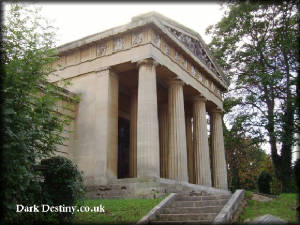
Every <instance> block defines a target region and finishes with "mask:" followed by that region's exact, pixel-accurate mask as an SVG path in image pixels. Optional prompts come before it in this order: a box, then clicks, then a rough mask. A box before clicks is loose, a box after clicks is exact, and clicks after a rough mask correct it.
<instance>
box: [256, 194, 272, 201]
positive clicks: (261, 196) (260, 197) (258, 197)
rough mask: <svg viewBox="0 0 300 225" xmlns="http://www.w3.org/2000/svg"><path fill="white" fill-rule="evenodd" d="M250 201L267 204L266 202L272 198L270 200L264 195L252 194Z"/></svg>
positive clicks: (270, 199)
mask: <svg viewBox="0 0 300 225" xmlns="http://www.w3.org/2000/svg"><path fill="white" fill-rule="evenodd" d="M252 199H253V200H255V201H258V202H267V201H272V200H274V198H270V197H267V196H264V195H259V194H255V193H253V194H252Z"/></svg>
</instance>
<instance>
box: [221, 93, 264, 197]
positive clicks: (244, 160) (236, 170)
mask: <svg viewBox="0 0 300 225" xmlns="http://www.w3.org/2000/svg"><path fill="white" fill-rule="evenodd" d="M237 104H239V101H238V100H236V99H233V98H227V99H225V100H224V113H225V115H226V114H227V113H229V112H231V110H232V108H233V107H234V106H235V105H237ZM245 120H246V117H245V116H240V117H237V118H235V120H234V121H233V123H232V126H231V128H230V129H229V128H227V126H226V124H224V125H223V130H224V144H225V153H226V161H227V163H228V181H229V188H230V189H231V190H232V191H235V190H236V189H241V188H242V189H247V190H254V189H256V180H257V177H258V175H259V173H260V171H261V169H262V167H263V166H264V162H265V160H266V158H267V154H266V153H265V152H264V151H263V150H262V149H261V148H260V146H259V143H260V142H261V140H260V139H258V138H251V137H247V136H246V130H245V128H244V127H243V126H242V124H243V122H244V121H245Z"/></svg>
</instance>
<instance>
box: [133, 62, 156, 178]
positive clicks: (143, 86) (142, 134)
mask: <svg viewBox="0 0 300 225" xmlns="http://www.w3.org/2000/svg"><path fill="white" fill-rule="evenodd" d="M138 66H139V77H138V112H137V176H138V177H159V175H160V173H159V130H158V112H157V92H156V70H155V67H156V63H155V62H154V61H153V60H151V59H147V60H142V61H139V62H138Z"/></svg>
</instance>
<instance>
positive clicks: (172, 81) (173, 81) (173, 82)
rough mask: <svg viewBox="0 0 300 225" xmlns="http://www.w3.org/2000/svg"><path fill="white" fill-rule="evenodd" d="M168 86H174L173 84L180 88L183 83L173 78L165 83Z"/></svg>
mask: <svg viewBox="0 0 300 225" xmlns="http://www.w3.org/2000/svg"><path fill="white" fill-rule="evenodd" d="M167 84H168V86H171V85H174V84H177V85H180V86H183V85H184V82H183V81H182V80H180V79H177V78H173V79H171V80H169V81H168V82H167Z"/></svg>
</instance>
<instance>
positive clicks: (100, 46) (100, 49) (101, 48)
mask: <svg viewBox="0 0 300 225" xmlns="http://www.w3.org/2000/svg"><path fill="white" fill-rule="evenodd" d="M106 49H107V45H106V43H102V44H98V45H97V48H96V56H97V57H101V56H104V55H105V52H106Z"/></svg>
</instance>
